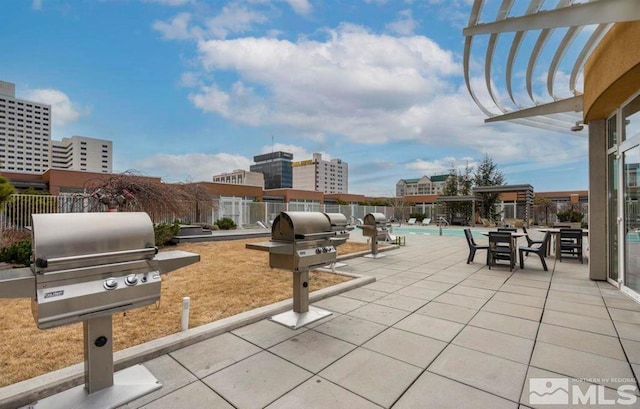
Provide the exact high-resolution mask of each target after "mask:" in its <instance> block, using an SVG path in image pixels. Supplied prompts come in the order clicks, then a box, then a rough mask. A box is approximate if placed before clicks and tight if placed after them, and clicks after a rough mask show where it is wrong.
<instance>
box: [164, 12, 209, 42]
mask: <svg viewBox="0 0 640 409" xmlns="http://www.w3.org/2000/svg"><path fill="white" fill-rule="evenodd" d="M190 22H191V14H190V13H180V14H178V15H177V16H175V17H174V18H172V19H171V21H170V22H168V23H166V22H164V21H155V22H154V23H153V25H152V27H153V29H154V30H157V31H159V32H160V33H161V34H162V37H163V38H164V39H165V40H187V39H190V38H199V37H200V36H201V31H200V30H199V29H197V28H195V27H189V23H190Z"/></svg>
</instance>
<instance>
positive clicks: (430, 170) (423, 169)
mask: <svg viewBox="0 0 640 409" xmlns="http://www.w3.org/2000/svg"><path fill="white" fill-rule="evenodd" d="M476 165H477V163H476V161H475V160H474V159H473V158H469V157H463V158H458V159H456V158H455V157H446V158H442V159H435V160H431V161H429V160H423V159H416V160H414V161H412V162H410V163H408V164H407V165H405V168H407V169H409V170H412V171H414V172H417V173H418V174H419V176H416V177H420V176H423V175H427V176H433V175H443V174H447V173H449V171H451V169H452V168H455V169H458V170H460V171H463V170H464V169H465V167H466V166H469V167H470V168H473V167H475V166H476Z"/></svg>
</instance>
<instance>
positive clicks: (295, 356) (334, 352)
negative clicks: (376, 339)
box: [269, 331, 355, 373]
mask: <svg viewBox="0 0 640 409" xmlns="http://www.w3.org/2000/svg"><path fill="white" fill-rule="evenodd" d="M354 348H355V345H353V344H349V343H348V342H344V341H341V340H339V339H336V338H333V337H330V336H328V335H325V334H322V333H320V332H317V331H306V332H303V333H302V334H300V335H296V336H295V337H293V338H289V339H288V340H286V341H284V342H281V343H280V344H278V345H276V346H273V347H271V348H269V351H271V352H273V353H274V354H276V355H278V356H279V357H281V358H284V359H286V360H287V361H290V362H293V363H294V364H296V365H298V366H301V367H303V368H304V369H306V370H308V371H309V372H313V373H317V372H319V371H321V370H322V369H324V368H326V367H327V366H329V365H330V364H332V363H333V362H334V361H336V360H337V359H339V358H340V357H342V356H344V355H346V354H348V353H349V352H350V351H351V350H352V349H354Z"/></svg>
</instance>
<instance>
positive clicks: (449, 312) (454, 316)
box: [416, 301, 478, 324]
mask: <svg viewBox="0 0 640 409" xmlns="http://www.w3.org/2000/svg"><path fill="white" fill-rule="evenodd" d="M477 312H478V310H476V309H473V308H466V307H460V306H457V305H453V304H443V303H439V302H436V301H432V302H430V303H429V304H427V305H425V306H424V307H422V308H420V309H419V310H418V311H416V313H418V314H424V315H428V316H430V317H436V318H442V319H445V320H449V321H455V322H460V323H462V324H466V323H467V322H469V320H471V318H473V316H474V315H475V314H476V313H477Z"/></svg>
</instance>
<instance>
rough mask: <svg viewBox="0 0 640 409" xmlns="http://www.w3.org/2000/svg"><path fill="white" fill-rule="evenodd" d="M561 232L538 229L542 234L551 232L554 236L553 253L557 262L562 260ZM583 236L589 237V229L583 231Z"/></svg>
mask: <svg viewBox="0 0 640 409" xmlns="http://www.w3.org/2000/svg"><path fill="white" fill-rule="evenodd" d="M560 230H561V229H556V228H546V229H538V231H539V232H541V233H546V232H550V233H551V234H552V235H553V241H554V248H553V251H554V256H555V259H556V260H558V259H559V258H560ZM582 235H583V236H585V237H586V236H589V229H582Z"/></svg>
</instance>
